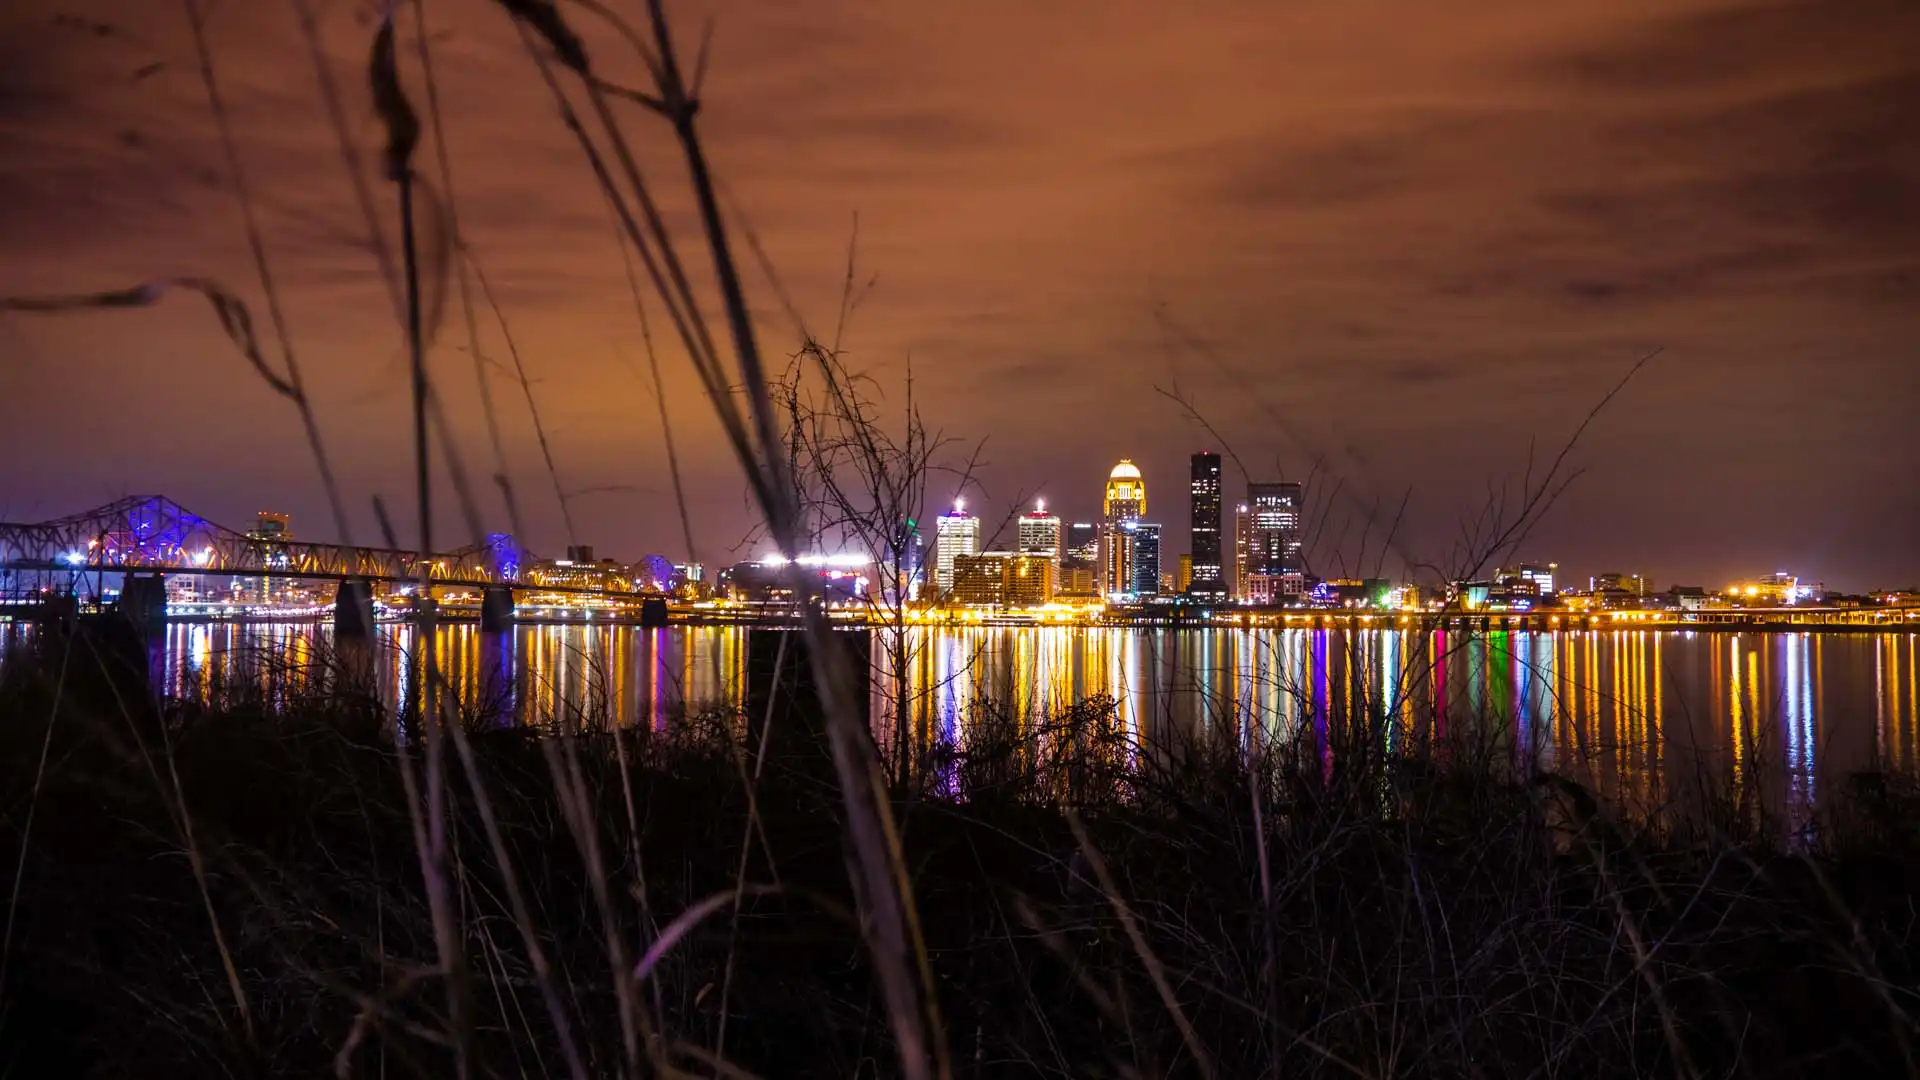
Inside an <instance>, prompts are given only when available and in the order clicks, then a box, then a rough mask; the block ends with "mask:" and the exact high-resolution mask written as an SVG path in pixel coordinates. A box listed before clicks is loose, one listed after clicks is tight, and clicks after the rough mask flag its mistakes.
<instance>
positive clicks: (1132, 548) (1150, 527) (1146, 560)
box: [1116, 521, 1160, 599]
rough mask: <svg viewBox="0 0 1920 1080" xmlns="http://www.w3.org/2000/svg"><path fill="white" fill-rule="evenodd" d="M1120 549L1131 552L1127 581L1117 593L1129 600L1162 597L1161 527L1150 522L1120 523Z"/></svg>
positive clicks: (1127, 561)
mask: <svg viewBox="0 0 1920 1080" xmlns="http://www.w3.org/2000/svg"><path fill="white" fill-rule="evenodd" d="M1119 536H1120V538H1121V540H1122V544H1121V545H1120V546H1122V547H1124V548H1125V549H1126V551H1127V560H1126V563H1127V565H1126V570H1127V577H1126V578H1125V579H1124V584H1123V585H1122V586H1121V587H1120V588H1119V589H1118V590H1116V591H1118V592H1120V593H1122V594H1123V595H1124V596H1125V597H1126V598H1127V599H1139V598H1142V597H1147V596H1158V595H1159V594H1160V526H1159V525H1156V524H1154V523H1152V522H1147V521H1123V522H1121V523H1120V527H1119Z"/></svg>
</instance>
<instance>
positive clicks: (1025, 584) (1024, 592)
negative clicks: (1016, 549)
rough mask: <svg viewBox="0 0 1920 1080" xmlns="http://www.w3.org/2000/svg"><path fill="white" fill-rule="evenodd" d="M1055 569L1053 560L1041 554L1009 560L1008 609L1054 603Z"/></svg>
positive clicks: (1007, 568) (1007, 573) (1006, 590)
mask: <svg viewBox="0 0 1920 1080" xmlns="http://www.w3.org/2000/svg"><path fill="white" fill-rule="evenodd" d="M1055 573H1056V571H1055V569H1054V561H1053V559H1052V558H1050V557H1048V556H1046V555H1041V554H1031V555H1029V554H1018V555H1015V556H1013V557H1012V558H1010V559H1008V560H1007V565H1006V585H1005V587H1004V591H1005V593H1006V604H1007V606H1008V607H1016V608H1021V607H1041V606H1043V605H1046V604H1051V603H1053V595H1054V585H1055Z"/></svg>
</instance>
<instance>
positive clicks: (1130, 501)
mask: <svg viewBox="0 0 1920 1080" xmlns="http://www.w3.org/2000/svg"><path fill="white" fill-rule="evenodd" d="M1100 510H1101V513H1102V514H1104V515H1105V516H1106V519H1107V520H1108V521H1138V520H1140V519H1141V518H1142V517H1144V516H1145V515H1146V512H1147V482H1146V480H1144V479H1142V478H1141V476H1140V466H1138V465H1135V464H1134V463H1133V459H1132V458H1122V459H1121V461H1120V464H1118V465H1115V466H1114V467H1113V471H1112V472H1110V473H1108V474H1107V493H1106V498H1105V499H1103V500H1101V503H1100Z"/></svg>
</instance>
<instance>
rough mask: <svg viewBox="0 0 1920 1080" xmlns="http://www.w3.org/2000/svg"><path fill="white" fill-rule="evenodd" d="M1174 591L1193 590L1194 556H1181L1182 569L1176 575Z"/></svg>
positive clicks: (1187, 591) (1185, 591) (1188, 591)
mask: <svg viewBox="0 0 1920 1080" xmlns="http://www.w3.org/2000/svg"><path fill="white" fill-rule="evenodd" d="M1173 591H1174V592H1177V593H1190V592H1192V591H1193V556H1191V555H1182V556H1180V570H1179V572H1178V573H1176V574H1175V575H1174V578H1173Z"/></svg>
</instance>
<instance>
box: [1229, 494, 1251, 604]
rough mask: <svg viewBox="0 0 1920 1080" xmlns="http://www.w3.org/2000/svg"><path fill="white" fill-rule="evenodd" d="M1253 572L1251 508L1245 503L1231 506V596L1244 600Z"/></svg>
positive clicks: (1247, 597)
mask: <svg viewBox="0 0 1920 1080" xmlns="http://www.w3.org/2000/svg"><path fill="white" fill-rule="evenodd" d="M1252 573H1253V510H1252V508H1250V507H1249V506H1247V504H1246V503H1240V504H1239V505H1237V506H1235V507H1234V508H1233V598H1234V599H1235V600H1246V599H1249V596H1248V587H1249V582H1248V577H1249V575H1251V574H1252Z"/></svg>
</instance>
